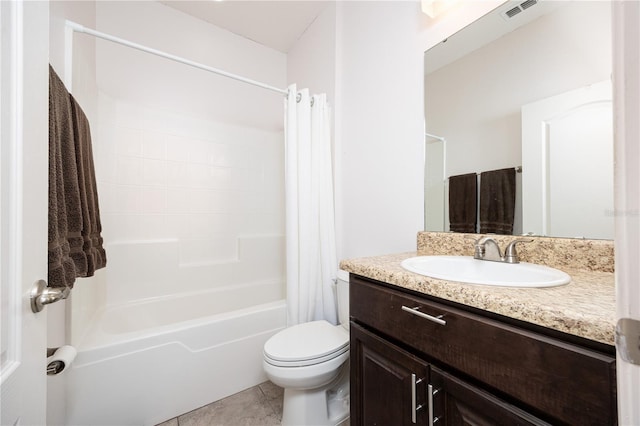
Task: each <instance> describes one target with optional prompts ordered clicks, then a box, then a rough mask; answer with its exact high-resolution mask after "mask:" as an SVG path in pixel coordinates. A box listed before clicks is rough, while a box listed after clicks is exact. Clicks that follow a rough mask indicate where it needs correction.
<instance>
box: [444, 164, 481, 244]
mask: <svg viewBox="0 0 640 426" xmlns="http://www.w3.org/2000/svg"><path fill="white" fill-rule="evenodd" d="M476 181H477V175H476V174H475V173H469V174H466V175H458V176H451V177H450V178H449V229H450V230H451V231H453V232H476V215H477V202H478V190H477V184H476Z"/></svg>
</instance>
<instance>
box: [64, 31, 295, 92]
mask: <svg viewBox="0 0 640 426" xmlns="http://www.w3.org/2000/svg"><path fill="white" fill-rule="evenodd" d="M65 25H66V29H67V33H66V38H67V40H66V45H67V46H69V47H70V46H72V42H73V39H72V36H73V31H75V32H78V33H84V34H89V35H92V36H94V37H98V38H101V39H104V40H107V41H111V42H114V43H118V44H121V45H123V46H127V47H131V48H133V49H137V50H141V51H143V52H147V53H151V54H152V55H156V56H161V57H163V58H166V59H170V60H172V61H175V62H179V63H181V64H185V65H189V66H192V67H194V68H198V69H201V70H204V71H209V72H212V73H214V74H218V75H222V76H224V77H229V78H232V79H234V80H238V81H242V82H243V83H248V84H252V85H254V86H258V87H262V88H263V89H268V90H271V91H274V92H278V93H281V94H283V95H286V94H287V93H288V91H287V90H285V89H280V88H278V87H274V86H271V85H268V84H265V83H261V82H259V81H255V80H251V79H249V78H246V77H242V76H239V75H235V74H231V73H229V72H226V71H223V70H220V69H217V68H213V67H210V66H208V65H204V64H200V63H198V62H194V61H191V60H189V59H185V58H182V57H180V56H176V55H172V54H170V53H166V52H162V51H160V50H157V49H153V48H151V47H147V46H143V45H141V44H138V43H134V42H131V41H128V40H125V39H122V38H119V37H115V36H112V35H110V34H106V33H103V32H100V31H96V30H93V29H91V28H87V27H85V26H83V25H80V24H78V23H76V22H73V21H66V22H65ZM67 52H68V53H69V51H67ZM70 58H71V55H70V54H68V56H67V63H66V66H65V70H67V69H69V70H70V68H71V63H70V60H71V59H70ZM69 72H70V71H69ZM67 77H68V78H67ZM70 80H71V78H70V74H65V83H67V84H68V83H70ZM67 87H70V86H67Z"/></svg>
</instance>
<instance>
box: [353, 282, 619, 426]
mask: <svg viewBox="0 0 640 426" xmlns="http://www.w3.org/2000/svg"><path fill="white" fill-rule="evenodd" d="M350 291H351V297H350V300H351V305H350V315H351V317H352V319H353V320H354V321H356V322H358V323H360V324H363V325H365V326H367V327H370V328H373V329H375V330H377V331H379V332H381V333H383V334H386V335H388V336H390V337H392V338H393V339H396V340H398V341H400V342H402V343H403V344H405V345H407V346H409V347H411V348H413V349H414V350H416V351H418V352H420V353H422V354H424V355H426V356H428V357H430V358H431V359H432V360H433V361H434V362H439V363H441V364H442V365H445V366H448V367H451V368H454V369H456V370H458V371H460V372H462V373H465V374H467V375H469V376H471V377H473V378H475V379H477V380H479V381H481V382H483V383H485V384H486V385H488V386H490V387H492V388H494V389H495V390H498V391H501V392H503V393H505V394H507V395H510V396H511V397H513V398H515V399H516V400H519V401H521V402H522V403H524V404H525V405H526V406H529V407H530V408H533V409H535V410H538V411H539V412H541V413H545V414H546V415H548V416H550V418H552V419H553V420H555V421H560V422H566V423H570V424H581V425H587V424H593V425H596V424H597V425H604V424H615V423H616V421H617V420H616V401H615V358H613V357H611V356H608V355H605V354H601V353H598V352H595V351H592V350H590V349H587V348H583V347H580V346H578V345H575V344H571V343H567V342H563V341H561V340H558V339H554V338H550V337H547V336H544V335H541V334H539V333H535V332H533V331H529V330H525V329H522V328H518V327H515V326H512V325H508V324H505V323H502V322H499V321H497V320H495V319H490V318H486V317H483V316H480V315H477V314H474V313H470V312H467V311H464V310H461V309H457V308H453V307H450V306H446V305H443V304H440V303H437V302H434V301H430V300H427V299H425V298H421V297H417V296H413V295H410V294H408V293H404V292H402V291H398V290H395V289H390V288H387V287H384V286H382V285H379V284H376V283H374V282H370V281H368V280H366V279H363V278H361V277H357V276H353V275H352V276H351V284H350ZM403 306H404V307H405V308H404V309H403ZM414 308H418V309H417V312H419V313H421V314H426V315H428V316H430V317H435V318H439V319H440V320H441V321H440V323H438V322H433V321H432V320H430V319H426V318H425V317H422V316H418V315H416V314H415V312H416V311H414V312H408V311H407V310H411V309H414Z"/></svg>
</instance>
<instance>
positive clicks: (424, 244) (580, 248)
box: [417, 232, 614, 272]
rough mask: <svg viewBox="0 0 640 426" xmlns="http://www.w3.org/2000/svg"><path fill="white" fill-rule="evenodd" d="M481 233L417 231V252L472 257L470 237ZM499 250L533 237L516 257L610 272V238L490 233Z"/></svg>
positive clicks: (551, 264)
mask: <svg viewBox="0 0 640 426" xmlns="http://www.w3.org/2000/svg"><path fill="white" fill-rule="evenodd" d="M482 236H483V235H481V234H462V233H452V232H420V233H418V244H417V245H418V255H420V256H426V255H465V256H473V239H477V238H480V237H482ZM490 236H491V237H492V238H494V239H495V240H496V242H498V244H499V245H500V247H501V250H503V251H504V248H505V247H506V246H507V244H508V243H509V242H510V241H513V240H514V239H517V238H522V239H527V240H533V241H531V242H528V243H524V244H520V245H518V246H517V251H518V254H519V256H520V259H521V260H522V261H524V262H531V263H538V264H542V265H547V266H551V267H555V268H560V269H565V268H566V269H578V270H584V271H594V272H613V271H614V251H613V241H611V240H585V239H578V238H551V237H519V236H512V235H490Z"/></svg>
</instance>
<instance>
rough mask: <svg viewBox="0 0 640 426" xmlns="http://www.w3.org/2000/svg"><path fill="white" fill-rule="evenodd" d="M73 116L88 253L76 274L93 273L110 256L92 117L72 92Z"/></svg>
mask: <svg viewBox="0 0 640 426" xmlns="http://www.w3.org/2000/svg"><path fill="white" fill-rule="evenodd" d="M69 97H70V99H71V111H72V114H71V117H72V118H73V133H74V141H75V150H76V169H77V170H78V187H79V189H80V207H81V210H80V212H81V214H82V232H81V235H82V241H83V244H82V251H83V253H84V254H85V257H86V268H84V264H83V265H82V266H83V268H77V270H76V276H78V277H91V276H93V274H94V272H95V270H96V269H100V268H104V267H105V266H106V264H107V257H106V254H105V251H104V248H103V246H102V235H101V234H100V233H101V232H102V224H101V223H100V208H99V207H98V189H97V186H96V173H95V169H94V166H93V150H92V147H91V131H90V128H89V120H88V119H87V116H86V115H85V114H84V111H82V108H80V105H78V103H77V102H76V100H75V99H74V97H73V96H72V95H69Z"/></svg>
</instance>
